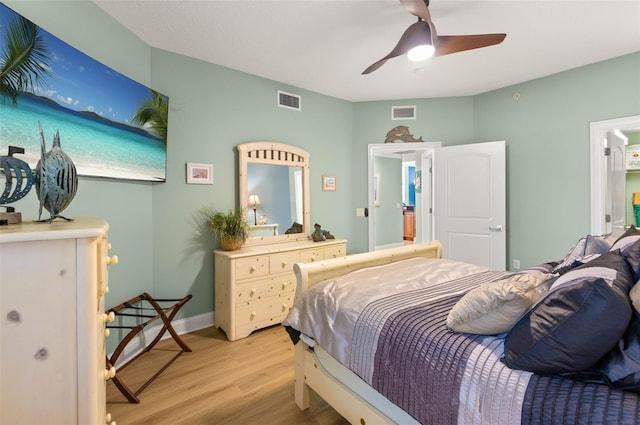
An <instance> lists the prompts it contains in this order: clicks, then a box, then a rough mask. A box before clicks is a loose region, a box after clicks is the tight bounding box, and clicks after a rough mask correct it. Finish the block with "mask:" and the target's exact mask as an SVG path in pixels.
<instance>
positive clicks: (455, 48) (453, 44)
mask: <svg viewBox="0 0 640 425" xmlns="http://www.w3.org/2000/svg"><path fill="white" fill-rule="evenodd" d="M506 36H507V34H477V35H439V36H438V38H437V39H436V43H435V46H436V53H435V54H434V56H444V55H449V54H451V53H457V52H463V51H465V50H472V49H478V48H480V47H488V46H494V45H496V44H500V43H502V41H503V40H504V39H505V37H506Z"/></svg>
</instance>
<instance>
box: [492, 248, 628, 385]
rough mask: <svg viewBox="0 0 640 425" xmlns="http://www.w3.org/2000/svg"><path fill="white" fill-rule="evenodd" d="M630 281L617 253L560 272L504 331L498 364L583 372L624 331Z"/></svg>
mask: <svg viewBox="0 0 640 425" xmlns="http://www.w3.org/2000/svg"><path fill="white" fill-rule="evenodd" d="M631 282H632V281H631V272H630V270H629V267H628V266H627V265H626V261H625V260H624V258H622V257H621V256H620V255H619V253H618V252H617V251H616V252H610V253H607V254H604V255H602V256H601V257H599V258H597V259H595V260H593V261H591V262H589V263H587V264H585V265H584V266H580V267H577V268H575V269H573V270H571V271H569V272H567V273H565V274H564V275H562V276H560V277H559V278H558V279H557V280H556V281H555V283H554V284H553V285H552V287H551V288H550V290H549V292H548V294H547V295H546V296H545V297H544V298H543V299H542V300H541V301H539V302H538V303H537V304H536V305H535V306H534V307H533V308H532V309H531V310H529V312H527V313H526V314H525V315H524V316H523V317H522V318H520V320H519V321H518V322H516V324H515V325H514V326H513V328H512V329H511V330H510V331H509V333H508V334H507V337H506V339H505V344H504V347H505V350H504V351H505V354H504V359H503V360H504V363H505V364H506V365H507V366H509V367H510V368H512V369H520V370H527V371H530V372H535V373H539V374H544V375H550V374H559V373H566V372H579V371H586V370H588V369H589V368H590V367H592V366H593V365H594V364H595V363H596V362H597V361H598V360H600V359H601V358H602V357H603V356H604V355H606V354H607V353H608V352H609V351H610V350H611V349H612V348H613V347H614V346H615V345H616V344H617V343H618V341H619V340H620V339H621V338H622V336H623V334H624V333H625V330H626V329H627V326H628V324H629V320H630V319H631V314H632V313H631V305H630V302H629V297H628V295H627V293H628V292H629V290H628V289H626V288H628V287H630V285H631Z"/></svg>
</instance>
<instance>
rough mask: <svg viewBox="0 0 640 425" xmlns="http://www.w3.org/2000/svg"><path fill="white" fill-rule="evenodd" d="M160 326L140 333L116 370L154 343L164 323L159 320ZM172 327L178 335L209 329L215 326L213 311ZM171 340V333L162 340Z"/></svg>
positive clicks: (123, 352)
mask: <svg viewBox="0 0 640 425" xmlns="http://www.w3.org/2000/svg"><path fill="white" fill-rule="evenodd" d="M157 322H158V324H157V325H155V326H151V327H149V328H145V329H144V330H143V331H142V332H140V333H139V334H138V335H136V337H135V338H134V339H133V340H131V342H129V344H127V346H126V347H125V349H124V350H123V351H122V354H121V355H120V357H119V358H118V361H117V362H116V364H115V365H114V366H115V367H116V369H117V368H118V367H122V365H124V364H126V363H127V362H128V361H129V360H131V359H132V358H134V357H135V356H137V355H138V353H140V352H141V351H142V350H144V349H145V347H146V346H147V345H148V344H149V343H150V342H151V341H153V339H154V338H155V337H156V335H157V334H158V332H159V331H160V330H161V329H162V321H161V320H157ZM171 326H173V329H175V330H176V332H177V333H178V335H182V334H186V333H189V332H194V331H197V330H199V329H204V328H208V327H210V326H213V311H211V312H209V313H204V314H200V315H198V316H193V317H187V318H185V319H177V320H174V321H173V322H171ZM167 338H171V334H169V332H165V333H164V335H163V336H162V338H161V339H167ZM112 354H113V353H109V354H107V356H108V357H111V355H112Z"/></svg>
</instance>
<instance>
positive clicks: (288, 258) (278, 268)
mask: <svg viewBox="0 0 640 425" xmlns="http://www.w3.org/2000/svg"><path fill="white" fill-rule="evenodd" d="M298 261H300V253H299V252H298V251H291V252H281V253H279V254H272V255H270V256H269V271H270V273H271V274H276V273H284V272H292V271H293V265H294V264H295V263H297V262H298Z"/></svg>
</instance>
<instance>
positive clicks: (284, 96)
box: [278, 90, 302, 111]
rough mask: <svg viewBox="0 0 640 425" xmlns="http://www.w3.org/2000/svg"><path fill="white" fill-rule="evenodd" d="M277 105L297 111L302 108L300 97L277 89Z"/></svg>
mask: <svg viewBox="0 0 640 425" xmlns="http://www.w3.org/2000/svg"><path fill="white" fill-rule="evenodd" d="M278 106H279V107H281V108H288V109H295V110H296V111H299V110H301V109H302V98H301V97H300V96H298V95H297V94H291V93H287V92H283V91H280V90H278Z"/></svg>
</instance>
